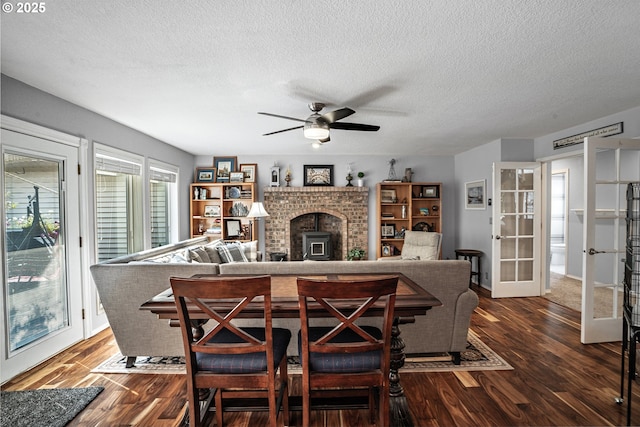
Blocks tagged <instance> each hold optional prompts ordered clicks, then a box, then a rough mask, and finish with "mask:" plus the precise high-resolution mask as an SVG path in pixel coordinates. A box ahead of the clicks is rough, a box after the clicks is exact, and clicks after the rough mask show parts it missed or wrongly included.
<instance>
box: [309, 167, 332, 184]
mask: <svg viewBox="0 0 640 427" xmlns="http://www.w3.org/2000/svg"><path fill="white" fill-rule="evenodd" d="M304 185H305V187H308V186H314V185H325V186H332V185H333V165H304Z"/></svg>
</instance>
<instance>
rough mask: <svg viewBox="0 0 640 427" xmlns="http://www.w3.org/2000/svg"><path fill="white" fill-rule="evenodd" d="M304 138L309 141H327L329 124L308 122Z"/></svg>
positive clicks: (320, 121)
mask: <svg viewBox="0 0 640 427" xmlns="http://www.w3.org/2000/svg"><path fill="white" fill-rule="evenodd" d="M304 137H305V138H308V139H327V138H328V137H329V124H328V123H326V122H325V121H323V120H317V119H316V120H307V121H306V122H305V124H304Z"/></svg>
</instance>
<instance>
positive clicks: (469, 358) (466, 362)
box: [91, 330, 513, 375]
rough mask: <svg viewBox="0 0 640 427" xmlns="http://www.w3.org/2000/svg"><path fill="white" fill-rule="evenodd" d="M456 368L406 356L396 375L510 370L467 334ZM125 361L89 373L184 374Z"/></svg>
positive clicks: (166, 364)
mask: <svg viewBox="0 0 640 427" xmlns="http://www.w3.org/2000/svg"><path fill="white" fill-rule="evenodd" d="M460 356H461V357H460V359H461V362H460V365H455V364H454V363H453V361H452V360H451V356H449V355H448V354H446V353H445V354H423V355H407V357H406V359H405V364H404V366H403V367H402V368H401V369H400V372H449V371H485V370H487V371H488V370H493V371H495V370H510V369H513V367H512V366H511V365H509V364H508V363H507V362H506V361H505V360H504V359H503V358H502V357H500V356H499V355H498V354H497V353H496V352H495V351H493V350H492V349H491V348H489V346H487V345H486V344H485V343H483V342H482V341H481V340H480V338H478V336H477V335H476V334H475V333H474V332H473V331H471V330H470V331H469V335H468V338H467V349H466V350H465V351H463V352H461V355H460ZM126 362H127V358H126V357H124V356H122V354H120V353H116V354H115V355H114V356H112V357H110V358H109V359H107V360H106V361H104V362H103V363H101V364H100V365H99V366H98V367H96V368H95V369H93V370H92V371H91V372H94V373H103V374H184V373H185V372H186V371H185V367H184V357H149V356H139V357H138V358H137V359H136V362H135V364H134V366H133V367H131V368H127V367H126ZM287 369H288V370H289V374H293V375H296V374H301V373H302V368H301V367H300V364H299V363H298V358H297V356H295V357H289V366H288V368H287Z"/></svg>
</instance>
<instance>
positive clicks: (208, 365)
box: [170, 276, 291, 426]
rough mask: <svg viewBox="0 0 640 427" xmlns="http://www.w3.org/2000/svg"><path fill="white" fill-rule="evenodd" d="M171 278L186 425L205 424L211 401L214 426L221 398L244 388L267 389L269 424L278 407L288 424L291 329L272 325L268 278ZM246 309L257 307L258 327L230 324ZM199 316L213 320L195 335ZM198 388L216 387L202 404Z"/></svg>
mask: <svg viewBox="0 0 640 427" xmlns="http://www.w3.org/2000/svg"><path fill="white" fill-rule="evenodd" d="M170 280H171V288H172V289H173V294H174V298H175V303H176V306H177V310H178V316H179V319H180V327H181V329H182V336H183V341H184V349H185V356H186V358H185V359H186V368H187V395H188V396H187V397H188V402H189V422H190V425H192V426H200V425H208V423H209V422H210V421H211V416H210V415H211V410H210V409H211V406H212V403H213V404H214V407H215V413H216V420H217V425H218V426H222V425H223V412H224V407H223V397H226V396H233V397H237V396H238V395H240V394H242V391H243V390H244V391H251V392H253V393H252V394H251V395H250V397H254V396H255V394H256V393H255V392H256V390H259V391H261V392H266V396H267V398H268V402H269V425H270V426H275V425H276V420H277V418H278V410H279V408H280V407H282V412H283V422H284V425H288V424H289V397H288V393H289V388H288V375H287V357H286V353H287V346H288V345H289V341H290V340H291V332H290V331H289V330H288V329H281V328H272V321H271V277H270V276H254V277H249V278H247V277H244V278H223V277H215V278H194V279H184V278H176V277H172V278H171V279H170ZM248 309H251V310H252V311H254V312H255V311H256V310H258V311H260V312H262V314H263V320H264V326H263V327H238V326H237V325H235V324H234V319H236V318H238V317H242V312H243V311H246V310H248ZM204 320H210V321H211V320H213V321H215V325H214V326H213V328H212V329H211V330H210V331H209V332H206V333H205V334H204V336H203V337H200V338H198V337H195V338H194V334H193V329H192V326H194V325H198V324H201V323H202V322H203V321H204ZM278 371H279V375H278ZM201 389H215V390H209V392H208V396H207V397H206V399H205V401H204V402H203V404H202V406H203V407H202V408H201V404H200V398H201V397H202V396H203V395H204V396H206V394H207V392H206V390H201ZM228 389H234V390H233V391H228ZM264 394H265V393H261V395H264ZM276 395H277V396H276Z"/></svg>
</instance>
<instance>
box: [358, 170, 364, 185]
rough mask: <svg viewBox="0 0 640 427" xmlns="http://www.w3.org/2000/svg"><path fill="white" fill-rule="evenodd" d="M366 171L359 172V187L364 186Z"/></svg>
mask: <svg viewBox="0 0 640 427" xmlns="http://www.w3.org/2000/svg"><path fill="white" fill-rule="evenodd" d="M363 178H364V172H358V187H364V179H363Z"/></svg>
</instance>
